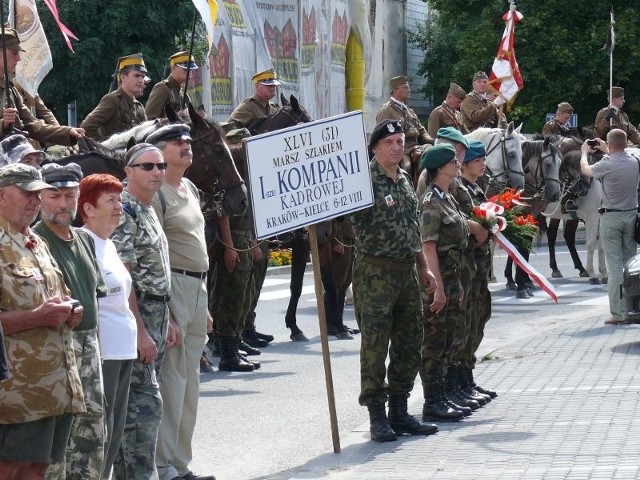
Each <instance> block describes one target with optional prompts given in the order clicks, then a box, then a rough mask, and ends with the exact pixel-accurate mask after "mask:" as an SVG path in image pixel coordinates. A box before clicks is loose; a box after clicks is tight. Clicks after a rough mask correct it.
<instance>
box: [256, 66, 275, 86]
mask: <svg viewBox="0 0 640 480" xmlns="http://www.w3.org/2000/svg"><path fill="white" fill-rule="evenodd" d="M251 80H252V81H253V84H254V85H256V84H258V83H261V84H262V85H281V83H280V82H279V81H278V74H277V73H276V69H275V68H269V69H268V70H265V71H264V72H258V73H256V74H255V75H254V76H253V77H251Z"/></svg>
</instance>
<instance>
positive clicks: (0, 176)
mask: <svg viewBox="0 0 640 480" xmlns="http://www.w3.org/2000/svg"><path fill="white" fill-rule="evenodd" d="M9 185H15V186H16V187H18V188H21V189H22V190H26V191H27V192H38V191H40V190H47V189H52V190H57V188H56V187H54V186H53V185H49V184H48V183H45V182H43V181H42V174H41V173H40V170H38V169H36V168H33V167H32V166H30V165H25V164H24V163H12V164H11V165H6V166H4V167H1V168H0V187H6V186H9Z"/></svg>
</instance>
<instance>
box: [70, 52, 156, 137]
mask: <svg viewBox="0 0 640 480" xmlns="http://www.w3.org/2000/svg"><path fill="white" fill-rule="evenodd" d="M146 73H147V67H146V66H145V64H144V59H143V58H142V54H140V53H136V54H133V55H128V56H126V57H121V58H120V59H119V60H118V71H117V73H116V75H117V80H118V83H119V85H120V86H119V87H118V89H117V90H116V91H115V92H111V93H107V94H106V95H105V96H104V97H102V99H101V100H100V103H98V106H96V108H94V109H93V110H92V111H91V112H90V113H89V115H87V116H86V118H85V119H84V121H83V122H82V124H81V125H80V126H81V127H82V128H84V129H85V130H86V132H87V136H88V137H91V138H93V139H94V140H104V139H105V138H108V137H110V136H111V135H113V134H114V133H118V132H123V131H125V130H128V129H130V128H132V127H135V126H136V125H139V124H141V123H142V122H144V121H145V120H146V119H147V117H146V115H145V113H144V107H143V106H142V104H141V103H140V102H139V101H138V100H136V99H137V98H139V97H141V96H142V94H143V93H144V88H145V81H144V80H145V74H146Z"/></svg>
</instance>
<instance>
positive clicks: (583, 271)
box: [580, 270, 589, 278]
mask: <svg viewBox="0 0 640 480" xmlns="http://www.w3.org/2000/svg"><path fill="white" fill-rule="evenodd" d="M587 277H589V272H587V271H586V270H581V271H580V278H587Z"/></svg>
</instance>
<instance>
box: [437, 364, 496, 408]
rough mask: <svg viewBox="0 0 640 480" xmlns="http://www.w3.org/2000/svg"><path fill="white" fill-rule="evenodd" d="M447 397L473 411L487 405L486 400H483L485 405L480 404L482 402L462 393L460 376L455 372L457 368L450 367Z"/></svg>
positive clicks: (446, 389)
mask: <svg viewBox="0 0 640 480" xmlns="http://www.w3.org/2000/svg"><path fill="white" fill-rule="evenodd" d="M445 396H446V397H447V398H448V399H450V400H453V401H454V402H455V403H457V404H458V405H462V406H464V407H469V408H470V409H471V410H477V409H478V408H480V406H481V405H484V404H485V403H487V402H486V401H485V399H484V398H483V399H482V402H483V403H480V401H478V400H476V399H472V398H469V397H468V396H467V395H465V394H464V393H463V392H462V390H460V385H459V384H458V375H457V372H456V371H455V367H449V368H448V369H447V379H446V386H445Z"/></svg>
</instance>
